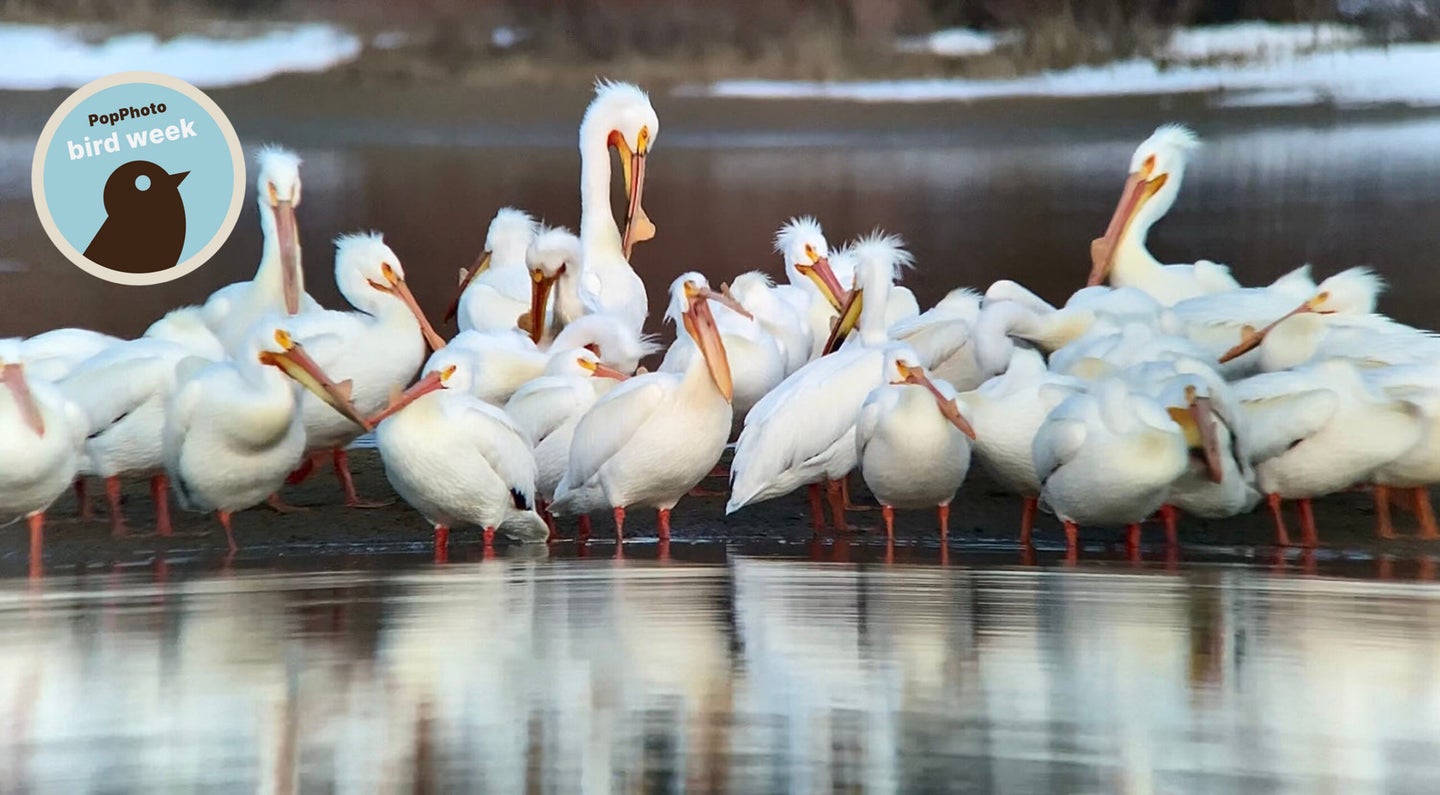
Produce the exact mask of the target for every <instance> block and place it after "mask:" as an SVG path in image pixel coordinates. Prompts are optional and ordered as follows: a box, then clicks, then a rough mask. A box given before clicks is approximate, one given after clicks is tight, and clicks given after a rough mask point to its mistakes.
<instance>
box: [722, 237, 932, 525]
mask: <svg viewBox="0 0 1440 795" xmlns="http://www.w3.org/2000/svg"><path fill="white" fill-rule="evenodd" d="M902 245H903V244H902V241H901V240H900V238H899V237H896V236H885V235H881V234H879V233H878V232H877V233H876V234H874V235H872V236H870V237H869V238H867V239H865V240H863V241H861V242H860V243H859V244H858V245H857V246H856V248H855V253H856V258H857V260H858V265H857V269H856V285H855V289H854V290H853V291H852V292H851V293H850V295H849V296H848V297H847V306H846V311H845V313H843V314H842V316H841V318H840V321H839V324H838V325H837V326H836V331H837V333H842V334H843V333H844V332H846V331H847V330H848V329H849V328H850V327H853V326H855V324H856V314H857V310H858V315H859V325H858V328H859V334H858V336H857V341H856V342H855V343H854V344H851V345H847V346H845V347H844V348H842V349H840V350H839V351H836V352H835V353H833V354H829V355H827V356H822V357H820V358H819V359H816V360H814V361H812V362H810V363H809V364H807V365H805V366H804V367H802V368H800V369H799V370H797V371H796V372H795V373H794V374H793V375H791V376H790V377H789V378H786V379H785V380H784V381H783V382H781V383H780V385H779V386H778V387H776V388H775V389H773V390H771V392H770V394H768V395H766V396H765V397H764V398H761V400H760V402H759V403H757V404H755V407H754V408H753V409H751V410H750V413H749V414H748V415H747V416H746V418H745V428H744V430H743V431H741V432H740V439H739V441H738V442H737V443H736V447H735V459H734V461H733V462H732V463H731V466H730V472H731V490H730V500H729V502H727V503H726V505H725V512H726V513H727V514H730V513H734V512H735V511H738V510H740V509H741V508H743V507H745V506H746V505H749V504H751V503H755V502H760V501H762V500H768V499H771V498H773V497H779V496H781V495H783V494H788V493H790V492H791V491H793V490H795V489H796V488H799V487H800V486H805V485H810V486H811V489H810V504H811V510H812V512H813V513H814V514H815V515H814V520H815V522H816V526H817V528H818V527H819V526H820V525H821V523H822V522H823V514H822V513H821V511H820V491H819V484H821V483H822V482H823V483H824V484H825V485H826V491H827V495H828V497H829V500H830V508H831V512H832V516H833V520H834V523H835V525H836V526H837V527H841V528H843V527H845V526H846V523H845V513H844V508H845V506H844V497H843V495H842V493H841V489H840V485H839V483H838V481H839V480H841V479H842V478H844V477H845V476H846V475H847V474H849V472H850V471H851V470H852V469H854V468H855V465H856V463H857V461H856V458H855V422H856V420H857V418H858V417H859V415H860V407H861V406H862V405H863V404H864V402H865V398H866V397H867V396H869V394H870V392H871V390H873V389H874V388H875V387H877V386H879V385H880V384H881V383H883V381H884V378H885V368H884V364H885V347H886V345H887V344H888V343H889V341H890V340H889V337H888V336H887V335H886V330H885V315H884V313H885V307H886V306H887V301H886V298H887V295H888V294H889V291H890V286H891V284H892V283H893V281H894V279H895V276H896V274H897V271H898V269H899V268H900V267H901V265H902V264H904V263H908V262H909V261H910V254H909V252H907V251H905V249H904V248H902V247H901V246H902Z"/></svg>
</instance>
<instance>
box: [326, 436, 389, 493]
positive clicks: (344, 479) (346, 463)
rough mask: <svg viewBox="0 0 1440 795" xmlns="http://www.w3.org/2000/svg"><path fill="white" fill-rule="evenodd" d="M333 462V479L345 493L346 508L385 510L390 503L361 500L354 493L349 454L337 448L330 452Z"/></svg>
mask: <svg viewBox="0 0 1440 795" xmlns="http://www.w3.org/2000/svg"><path fill="white" fill-rule="evenodd" d="M330 455H331V457H332V459H333V460H334V465H335V477H337V478H339V479H340V488H341V489H343V490H344V491H345V507H346V508H385V507H388V506H390V505H391V504H392V503H390V502H377V501H375V500H362V499H360V495H359V494H357V493H356V492H355V477H354V476H353V475H351V474H350V454H349V453H347V452H345V448H343V447H337V448H335V449H334V450H331V451H330Z"/></svg>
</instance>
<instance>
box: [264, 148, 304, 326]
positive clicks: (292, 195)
mask: <svg viewBox="0 0 1440 795" xmlns="http://www.w3.org/2000/svg"><path fill="white" fill-rule="evenodd" d="M255 162H256V165H257V166H258V167H259V170H260V176H259V178H258V179H257V180H256V181H255V186H256V194H257V199H258V200H259V203H260V227H261V229H262V230H263V231H264V233H265V237H266V239H267V240H268V239H271V238H272V237H273V239H274V240H275V242H276V245H277V246H278V250H279V252H280V281H281V285H282V286H283V289H284V294H285V312H286V313H287V314H291V315H294V314H298V313H299V312H300V294H301V293H302V292H304V291H305V284H304V274H302V273H301V272H300V230H299V228H298V227H297V226H296V224H295V208H296V207H299V206H300V157H299V156H298V155H296V154H295V153H294V152H291V151H290V150H288V149H281V148H280V147H278V146H266V147H262V148H261V149H260V151H259V152H258V153H257V154H256V156H255Z"/></svg>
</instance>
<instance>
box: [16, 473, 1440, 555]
mask: <svg viewBox="0 0 1440 795" xmlns="http://www.w3.org/2000/svg"><path fill="white" fill-rule="evenodd" d="M351 465H352V469H353V471H354V474H355V479H356V484H357V488H358V490H359V492H360V494H361V496H362V497H364V498H367V499H371V500H397V501H396V502H395V503H394V504H392V505H389V506H386V507H383V508H374V509H356V508H346V507H344V505H343V504H342V496H341V493H340V489H339V485H338V483H337V482H336V480H335V478H334V476H333V474H332V473H331V472H330V471H329V470H328V469H323V470H322V469H317V471H316V473H315V474H314V475H312V476H311V477H310V478H309V479H308V480H307V481H305V482H304V483H302V484H300V485H298V486H293V487H287V488H286V490H285V491H284V496H285V499H286V500H287V501H288V502H289V503H291V504H293V505H296V506H302V507H304V508H306V510H304V511H301V512H297V513H290V514H278V513H276V512H274V511H273V510H271V509H269V508H268V507H260V508H256V509H253V510H249V511H244V512H242V513H238V514H236V515H235V521H234V527H235V538H236V541H237V543H238V544H239V545H240V550H239V552H238V553H237V554H236V556H235V557H234V558H233V559H232V560H230V561H229V562H228V565H233V566H237V567H276V568H281V569H284V568H287V567H296V568H305V567H307V566H309V565H311V564H313V563H314V562H315V561H317V560H320V559H323V560H324V561H326V565H336V563H337V561H338V562H341V563H342V564H343V567H345V568H351V567H356V568H392V567H395V566H404V565H423V564H426V563H428V562H430V561H431V560H432V559H433V546H432V540H433V533H432V531H431V529H430V528H429V527H428V526H427V525H426V523H425V521H424V520H423V519H422V518H421V517H420V515H419V514H417V513H416V512H415V511H413V510H412V509H410V507H409V506H407V505H405V504H404V503H403V502H399V501H398V499H397V498H396V497H395V494H394V492H393V491H392V490H391V488H390V486H389V484H388V482H387V481H386V480H385V474H384V469H383V467H382V465H381V463H380V460H379V456H378V455H377V454H376V453H375V451H373V450H356V451H353V452H352V454H351ZM704 485H705V486H707V487H711V488H718V487H719V486H721V485H722V481H719V480H712V481H708V482H707V483H706V484H704ZM90 495H91V496H90V499H91V501H92V503H93V506H94V509H95V520H94V521H91V522H84V521H82V520H80V519H79V518H78V511H77V504H76V502H75V499H74V496H73V495H69V494H67V495H66V496H65V497H63V498H62V499H61V500H60V501H59V502H57V503H56V505H55V506H53V508H52V509H51V511H50V513H49V515H48V517H47V518H48V521H47V524H46V533H45V552H44V557H45V571H46V573H47V574H65V573H74V572H79V571H88V570H90V569H93V568H105V567H120V568H126V567H145V566H150V565H154V564H156V563H157V562H160V561H163V562H165V563H166V564H167V565H176V566H179V567H181V568H184V567H193V568H196V569H201V570H203V569H213V568H215V567H217V566H221V565H226V558H227V554H226V544H225V536H224V533H223V532H222V531H221V529H220V527H219V524H218V523H217V522H216V521H215V519H214V517H212V516H209V515H202V514H195V513H188V512H185V511H180V510H179V509H174V510H173V518H174V524H175V530H176V535H175V536H174V537H172V538H170V539H162V538H159V537H156V536H154V535H153V534H152V528H153V522H154V518H155V514H154V507H153V504H152V503H151V501H150V498H149V494H148V487H147V484H146V483H145V482H143V481H137V482H130V483H126V484H125V489H124V497H123V499H124V508H125V517H126V520H127V523H128V525H129V528H130V535H129V536H128V537H125V538H113V537H111V535H110V532H109V525H108V523H107V521H106V519H105V517H106V512H105V508H104V504H103V492H102V491H101V489H100V484H99V483H98V482H95V483H93V484H92V485H91V487H90ZM867 501H868V500H867ZM1316 514H1317V522H1318V524H1319V529H1320V537H1321V541H1322V544H1323V546H1322V547H1321V548H1320V549H1318V550H1316V551H1314V552H1313V553H1306V552H1304V551H1303V550H1300V549H1299V548H1296V547H1292V548H1290V549H1288V550H1284V551H1279V550H1276V549H1275V548H1274V547H1273V546H1272V545H1271V542H1272V540H1273V537H1274V533H1273V528H1272V525H1271V522H1270V518H1269V515H1268V513H1266V512H1265V511H1264V510H1260V511H1257V512H1255V513H1253V514H1250V515H1247V516H1239V517H1234V518H1231V519H1226V520H1221V521H1205V520H1197V519H1194V518H1191V517H1184V518H1182V520H1181V525H1180V537H1181V542H1182V544H1181V549H1180V550H1179V553H1178V555H1172V554H1170V553H1169V552H1167V550H1166V549H1165V545H1164V535H1163V530H1162V529H1161V527H1160V526H1159V525H1158V524H1149V525H1146V528H1145V538H1144V546H1143V547H1142V550H1141V557H1142V560H1143V561H1144V562H1147V563H1154V564H1167V563H1168V564H1178V563H1181V562H1183V563H1186V564H1192V563H1206V562H1215V563H1226V562H1229V563H1234V562H1248V563H1255V564H1264V565H1270V564H1275V563H1276V562H1277V561H1280V562H1282V563H1284V562H1288V563H1290V564H1293V565H1296V566H1299V567H1300V568H1301V570H1305V569H1306V568H1307V567H1309V568H1314V569H1315V570H1317V571H1321V570H1323V571H1326V572H1327V573H1337V574H1342V575H1345V576H1360V577H1366V576H1386V575H1394V576H1415V577H1419V578H1425V579H1428V578H1429V577H1430V576H1431V575H1432V572H1431V569H1433V568H1435V563H1434V561H1433V560H1432V559H1431V556H1432V555H1440V545H1436V544H1431V543H1426V542H1422V541H1417V540H1413V539H1408V538H1400V539H1397V540H1394V541H1379V540H1377V539H1376V538H1375V536H1374V524H1373V523H1374V511H1373V506H1372V503H1371V497H1370V495H1369V494H1368V493H1361V492H1353V493H1346V494H1340V495H1334V496H1332V497H1328V498H1326V499H1324V500H1318V501H1316ZM1019 517H1020V502H1019V500H1018V499H1017V498H1015V497H1014V496H1012V495H1009V494H1006V493H1004V492H1002V491H1001V490H1000V489H999V488H998V487H996V486H995V485H994V483H993V482H992V481H990V480H989V478H988V477H987V476H986V475H985V474H984V472H983V471H981V470H978V469H977V470H972V472H971V475H970V478H969V480H967V481H966V484H965V486H964V487H963V488H962V489H961V491H960V494H959V495H958V496H957V497H956V500H955V502H954V503H953V504H952V505H951V530H950V539H949V547H948V549H947V550H945V551H944V552H943V554H942V550H941V547H940V543H939V537H938V536H939V534H938V528H937V524H936V519H935V514H934V513H933V512H930V511H899V512H897V522H896V525H897V527H896V542H895V547H894V549H893V550H890V551H889V552H888V553H887V550H886V544H885V538H884V533H883V530H882V528H881V524H880V516H879V513H878V511H877V512H865V513H856V514H852V516H851V519H852V524H854V525H855V526H856V529H855V530H853V531H852V532H850V533H836V532H833V531H827V532H826V533H825V534H823V535H821V536H819V537H817V536H815V534H814V533H812V532H811V529H810V520H809V516H808V513H807V507H806V501H805V492H804V490H801V491H798V492H796V493H793V494H791V495H788V496H786V497H783V498H780V499H777V500H771V501H769V502H765V503H761V504H759V505H755V506H751V507H749V508H746V509H744V510H742V511H740V512H739V513H737V514H735V515H733V516H730V517H725V515H724V499H723V498H722V497H686V498H685V499H683V500H681V502H680V504H679V505H678V506H676V508H675V511H674V514H673V516H672V520H671V524H672V542H671V545H670V549H669V550H668V557H669V558H670V559H671V560H674V561H677V562H695V563H707V562H709V563H719V562H723V561H724V560H725V558H726V557H727V556H728V555H730V554H754V555H764V556H774V557H784V558H809V559H816V560H826V561H836V562H857V563H858V562H886V561H889V562H895V563H935V562H941V561H942V560H943V561H944V562H948V563H951V564H956V565H960V564H972V565H976V564H986V565H1008V564H1016V563H1024V562H1034V563H1042V564H1043V563H1052V562H1059V561H1060V560H1061V559H1062V557H1063V549H1064V536H1063V534H1062V532H1061V529H1060V526H1059V523H1058V522H1057V521H1056V520H1055V519H1054V517H1051V516H1046V515H1043V514H1042V515H1041V516H1040V517H1039V518H1038V519H1037V522H1036V536H1035V543H1036V548H1037V552H1036V554H1035V555H1034V556H1033V558H1027V556H1025V555H1024V554H1022V550H1021V548H1020V546H1019V544H1018V543H1017V541H1016V536H1017V531H1018V527H1019ZM1289 518H1290V519H1291V521H1292V522H1293V521H1295V517H1294V515H1293V512H1292V513H1291V514H1290V516H1289ZM593 519H594V528H595V532H594V536H593V538H592V539H591V541H590V542H589V543H588V544H586V545H583V547H582V546H580V545H577V544H576V543H575V523H574V521H573V520H560V521H559V530H560V540H559V541H557V542H555V543H552V544H551V545H549V546H548V547H546V546H543V545H529V546H527V545H518V544H512V543H509V542H507V541H504V540H501V541H500V542H498V543H497V547H498V549H497V554H499V555H500V556H502V557H505V558H514V559H520V560H526V559H533V560H544V559H546V558H549V557H596V558H609V557H614V556H615V548H614V537H613V524H612V523H611V521H610V518H609V517H608V516H601V515H598V514H597V515H595V516H594V517H593ZM1413 523H1414V517H1412V516H1410V515H1409V514H1408V513H1403V512H1400V513H1397V517H1396V526H1397V529H1398V530H1399V531H1400V532H1401V533H1402V535H1403V534H1407V533H1409V532H1413ZM625 528H626V539H627V543H626V545H625V548H624V551H623V554H624V557H625V558H627V559H631V558H633V559H636V560H646V559H655V558H656V557H657V553H658V551H659V550H658V549H657V544H656V543H655V540H656V538H655V517H654V515H653V514H652V513H651V512H649V511H643V510H632V511H630V513H629V515H628V516H627V517H626V524H625ZM1291 532H1292V536H1296V535H1298V523H1295V524H1292V525H1291ZM0 539H3V540H0V549H3V552H0V575H22V574H24V573H25V572H26V570H27V567H28V554H27V551H26V550H27V541H26V531H25V529H24V525H23V523H17V524H14V525H11V526H10V527H7V528H4V529H0ZM1081 542H1082V545H1083V550H1082V552H1081V560H1082V561H1084V562H1090V563H1096V562H1123V561H1125V560H1126V552H1125V549H1124V539H1123V532H1122V531H1121V530H1120V529H1119V528H1083V529H1082V531H1081ZM482 557H483V548H482V544H481V541H480V533H479V531H478V529H475V528H462V529H457V530H454V531H452V533H451V553H450V560H451V561H454V562H463V561H471V560H480V559H482ZM1397 562H1398V566H1397V565H1396V563H1397ZM1407 572H1408V574H1407Z"/></svg>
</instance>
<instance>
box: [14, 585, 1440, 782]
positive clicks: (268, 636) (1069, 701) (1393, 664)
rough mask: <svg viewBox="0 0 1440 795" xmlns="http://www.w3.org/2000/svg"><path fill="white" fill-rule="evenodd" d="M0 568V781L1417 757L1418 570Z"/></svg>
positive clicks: (1382, 770)
mask: <svg viewBox="0 0 1440 795" xmlns="http://www.w3.org/2000/svg"><path fill="white" fill-rule="evenodd" d="M60 585H61V584H60V583H58V582H56V581H49V582H47V583H46V584H45V585H44V586H43V588H44V590H43V591H36V590H31V589H30V588H28V587H27V586H25V585H23V584H17V585H13V586H10V587H9V588H7V590H6V591H5V592H4V593H3V594H0V631H3V634H4V637H5V644H4V647H3V650H0V716H3V720H0V790H3V791H5V792H79V791H104V792H122V791H128V792H158V791H193V790H195V789H197V788H199V787H207V788H216V789H217V791H224V792H230V791H235V792H242V791H262V792H295V791H333V792H339V793H348V792H357V793H358V792H367V793H368V792H382V791H399V790H405V791H447V792H449V791H475V792H479V791H492V792H521V791H532V792H555V793H572V792H605V791H617V790H618V791H680V790H691V791H735V792H761V791H770V792H775V791H790V792H822V791H824V792H834V791H873V792H916V791H933V790H950V791H977V792H978V791H996V792H999V791H1005V792H1026V791H1035V792H1040V791H1070V792H1074V791H1106V792H1117V791H1119V792H1152V791H1153V792H1200V791H1225V792H1233V791H1256V792H1262V791H1263V792H1272V791H1277V790H1281V791H1344V792H1367V791H1375V792H1380V791H1385V792H1402V791H1417V792H1419V791H1426V790H1427V789H1428V784H1427V782H1432V781H1434V780H1435V776H1436V775H1440V755H1437V754H1436V751H1437V749H1440V673H1437V670H1436V666H1435V663H1436V659H1437V655H1440V623H1437V622H1440V591H1437V590H1435V589H1433V588H1429V587H1425V586H1421V585H1408V586H1407V585H1397V584H1394V583H1366V582H1356V581H1338V580H1322V579H1311V578H1273V577H1267V576H1266V575H1265V574H1263V573H1261V572H1259V571H1256V570H1250V569H1240V568H1211V569H1199V570H1191V571H1187V572H1184V573H1182V574H1180V575H1165V574H1159V573H1154V572H1138V573H1115V572H1112V571H1105V570H1093V569H1092V570H1087V569H1080V570H1077V571H1070V572H1061V571H1047V570H965V569H956V568H916V567H899V568H896V567H883V566H881V567H875V566H861V567H854V566H837V565H812V564H802V563H796V562H774V561H760V560H751V559H739V560H737V561H734V562H732V563H731V564H730V565H728V566H700V567H686V566H666V565H654V564H645V565H637V564H635V563H634V562H626V563H615V562H608V561H607V562H597V563H583V562H570V563H551V564H535V563H516V562H501V561H497V562H487V563H484V564H480V565H472V566H453V567H448V568H445V569H437V570H429V571H416V572H412V573H400V574H391V575H388V576H376V575H371V574H363V575H362V574H325V575H295V576H279V575H262V576H253V575H252V576H230V577H220V578H212V579H197V580H192V581H188V582H182V583H179V584H175V585H171V586H156V585H149V584H143V583H141V582H139V581H137V580H134V579H130V578H127V577H119V576H108V577H89V578H81V579H77V580H74V581H73V582H71V583H68V584H67V586H68V587H66V588H63V589H60V588H59V586H60Z"/></svg>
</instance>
